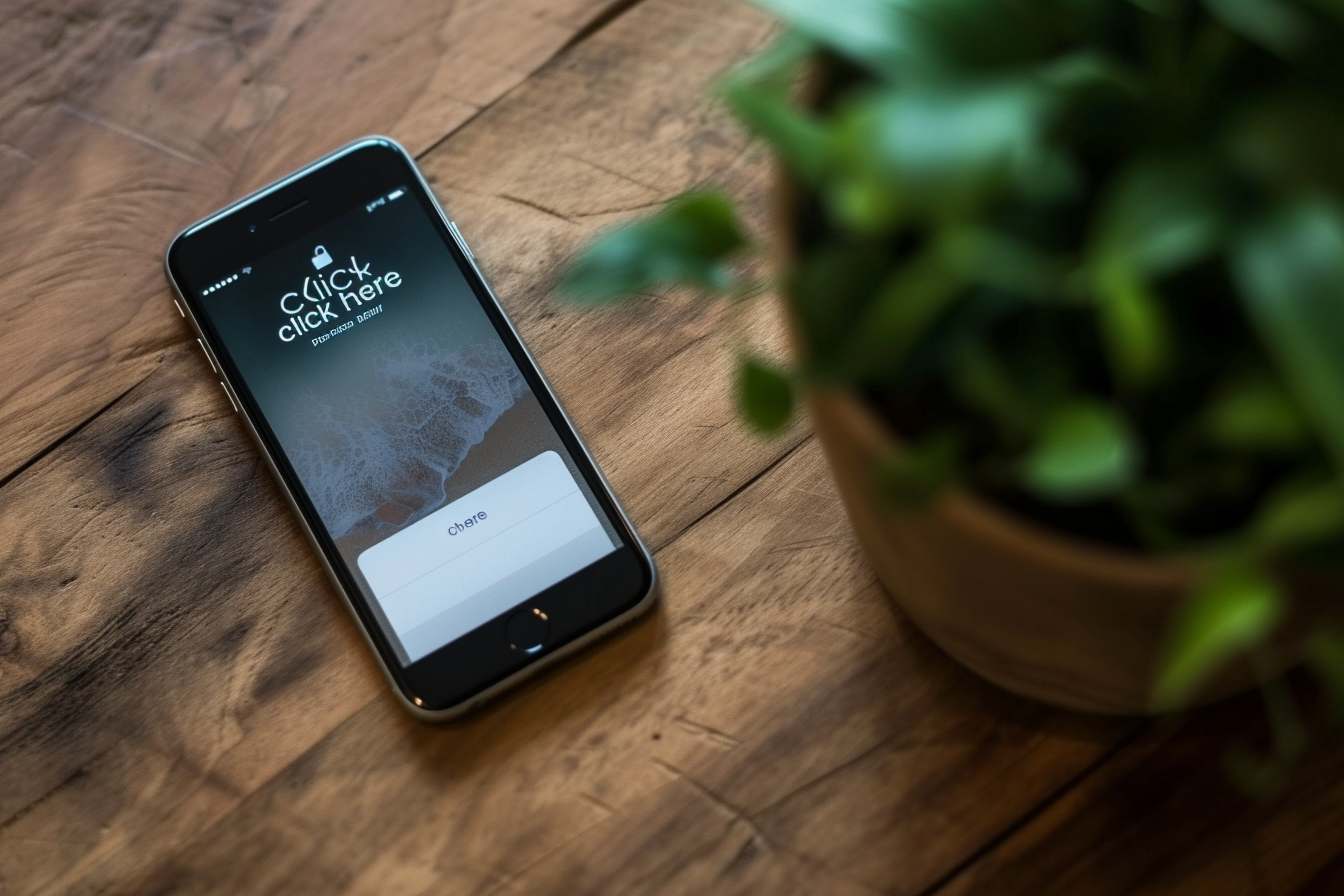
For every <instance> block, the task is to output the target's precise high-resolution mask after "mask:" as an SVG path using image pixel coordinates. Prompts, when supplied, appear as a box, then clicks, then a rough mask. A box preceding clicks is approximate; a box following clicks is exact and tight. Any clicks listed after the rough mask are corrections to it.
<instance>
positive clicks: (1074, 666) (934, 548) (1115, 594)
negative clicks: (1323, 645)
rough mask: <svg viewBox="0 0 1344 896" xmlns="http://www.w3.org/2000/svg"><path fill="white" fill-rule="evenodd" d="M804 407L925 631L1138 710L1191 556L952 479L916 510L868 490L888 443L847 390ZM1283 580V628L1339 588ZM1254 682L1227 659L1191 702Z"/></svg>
mask: <svg viewBox="0 0 1344 896" xmlns="http://www.w3.org/2000/svg"><path fill="white" fill-rule="evenodd" d="M809 406H810V408H811V412H812V415H813V420H814V422H815V425H816V430H817V434H818V436H819V437H820V438H821V443H822V446H823V448H824V449H825V451H826V456H827V458H828V460H829V461H830V465H831V470H832V472H833V473H834V475H835V480H836V483H837V485H838V486H839V488H840V494H841V496H842V498H843V500H844V503H845V508H846V510H847V511H848V513H849V518H850V522H851V523H852V524H853V526H854V530H855V532H856V533H857V535H858V537H859V542H860V544H862V546H863V549H864V551H865V552H866V553H867V555H868V558H869V559H870V560H871V562H872V564H873V566H874V567H875V568H876V570H877V574H878V577H879V578H881V580H882V583H883V584H884V585H885V586H886V587H887V590H888V591H889V592H890V593H891V596H892V597H893V598H894V599H895V600H896V603H897V604H899V605H900V607H901V609H902V610H904V611H905V613H906V614H907V615H909V617H910V618H911V619H912V620H914V622H915V623H916V624H917V625H918V626H919V627H920V628H921V629H922V630H923V631H924V632H925V634H927V635H928V636H929V637H930V638H931V639H933V641H935V642H936V643H937V644H938V645H939V646H941V647H942V648H943V649H944V650H946V651H947V652H948V653H950V654H951V655H952V656H953V657H955V658H956V659H957V660H959V661H960V662H961V663H962V664H963V665H965V666H967V667H969V668H970V669H971V670H973V671H974V672H976V673H978V674H979V675H981V676H983V677H984V678H987V679H989V680H990V681H992V682H994V683H995V684H998V685H1000V686H1001V687H1003V688H1006V689H1007V690H1010V691H1013V692H1015V693H1018V694H1022V695H1025V696H1028V697H1034V698H1037V699H1039V700H1044V701H1046V702H1049V703H1053V704H1056V705H1059V706H1064V707H1068V708H1070V709H1078V710H1085V711H1088V712H1097V713H1110V714H1123V715H1137V714H1146V713H1148V712H1150V704H1149V695H1150V688H1151V683H1152V681H1153V675H1154V670H1155V668H1156V666H1157V662H1158V660H1159V655H1160V652H1161V650H1162V647H1163V645H1164V643H1165V638H1166V635H1167V626H1168V622H1169V620H1170V618H1171V614H1172V611H1173V609H1174V608H1175V607H1176V606H1177V601H1178V600H1179V598H1180V597H1181V595H1182V594H1184V593H1185V592H1186V591H1187V590H1188V589H1189V587H1190V585H1191V583H1192V582H1193V581H1194V576H1195V570H1194V568H1193V567H1192V566H1191V565H1189V564H1188V563H1185V562H1181V561H1176V560H1164V559H1158V558H1152V557H1147V556H1144V555H1140V554H1131V553H1125V552H1123V551H1120V550H1118V549H1108V548H1106V547H1105V546H1102V545H1096V544H1093V543H1090V542H1084V541H1081V540H1076V539H1073V538H1070V537H1069V536H1067V535H1065V534H1063V533H1057V532H1054V531H1053V530H1048V529H1045V528H1042V527H1039V526H1037V525H1035V524H1033V523H1031V522H1029V521H1027V520H1024V519H1019V518H1017V517H1015V516H1013V515H1011V514H1009V513H1006V512H1004V511H1002V510H999V509H998V508H996V507H994V506H991V505H990V504H988V503H986V502H985V501H983V500H982V499H979V498H977V497H976V496H974V495H972V494H969V493H966V492H964V491H952V492H949V493H947V494H945V495H944V496H943V497H942V498H941V499H939V500H938V501H937V502H935V504H934V505H933V506H932V507H930V508H927V509H925V510H923V511H920V512H917V513H908V512H907V513H902V512H900V511H897V510H895V509H893V508H892V507H890V506H889V505H886V504H884V503H883V502H882V501H881V499H880V498H879V497H878V496H877V495H876V494H875V493H874V489H873V488H872V480H871V477H872V475H873V473H872V471H873V470H874V465H875V463H876V461H877V460H878V459H879V458H880V457H882V456H884V455H885V454H886V453H887V452H889V451H891V450H893V448H894V447H895V441H894V439H893V438H892V437H891V436H890V434H889V433H888V432H886V430H885V428H884V427H883V425H882V423H881V422H880V421H879V420H878V419H877V418H876V417H875V415H874V414H873V413H872V412H871V411H869V410H868V408H867V407H866V406H865V405H863V404H862V403H860V402H859V401H858V400H856V399H855V398H854V397H852V396H851V395H849V394H847V393H840V392H833V393H818V394H813V395H812V396H811V398H810V401H809ZM1293 590H1294V593H1295V596H1296V597H1297V598H1298V601H1297V603H1296V612H1297V616H1298V617H1301V618H1298V619H1297V620H1296V625H1292V626H1289V629H1290V631H1289V632H1288V633H1287V637H1293V632H1294V631H1295V632H1299V633H1300V631H1301V630H1302V629H1303V628H1304V627H1305V626H1306V625H1307V624H1309V623H1308V622H1307V620H1308V619H1310V618H1315V617H1319V615H1320V614H1321V611H1322V610H1325V611H1327V612H1331V613H1334V614H1335V615H1336V616H1337V615H1338V613H1337V611H1335V609H1334V605H1335V604H1337V603H1338V602H1339V601H1340V600H1341V598H1339V597H1338V596H1336V595H1334V594H1316V593H1313V592H1314V591H1319V590H1320V589H1316V588H1311V587H1297V586H1296V585H1295V586H1294V588H1293ZM1327 590H1333V589H1327ZM1298 592H1302V593H1298ZM1332 598H1333V599H1332ZM1279 655H1280V656H1284V657H1288V656H1291V652H1290V651H1279ZM1286 665H1287V662H1284V663H1281V664H1280V665H1279V667H1278V668H1277V669H1263V668H1262V669H1261V670H1260V671H1261V672H1262V673H1273V672H1277V671H1281V669H1282V668H1284V667H1285V666H1286ZM1256 680H1257V679H1256V676H1255V675H1254V674H1253V673H1252V672H1251V670H1250V668H1249V665H1248V664H1240V666H1239V667H1238V668H1232V669H1229V670H1228V671H1227V673H1226V674H1225V675H1224V676H1223V677H1222V678H1220V679H1219V680H1218V681H1217V682H1216V683H1215V684H1213V685H1212V686H1211V687H1209V688H1208V689H1207V690H1206V691H1205V692H1203V694H1202V695H1201V700H1200V701H1198V702H1210V701H1212V700H1215V699H1218V698H1221V697H1224V696H1227V695H1229V694H1232V693H1235V692H1237V691H1241V690H1244V689H1246V688H1248V687H1250V686H1252V685H1254V684H1255V683H1256Z"/></svg>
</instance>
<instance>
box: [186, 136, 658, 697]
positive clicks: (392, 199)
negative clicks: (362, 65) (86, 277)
mask: <svg viewBox="0 0 1344 896" xmlns="http://www.w3.org/2000/svg"><path fill="white" fill-rule="evenodd" d="M166 267H167V271H168V279H169V280H170V281H171V282H172V284H173V287H174V289H175V290H176V291H177V293H178V297H179V300H180V301H179V302H178V310H179V312H181V313H182V314H183V316H184V317H186V318H187V319H188V320H189V321H191V324H192V326H193V327H195V329H196V332H197V333H198V334H199V336H200V343H201V347H202V349H203V350H204V351H205V354H206V357H207V359H208V360H209V363H210V365H211V366H212V368H213V370H214V371H215V373H216V374H217V375H218V377H219V379H220V382H221V385H222V386H223V389H224V391H225V392H226V393H227V394H228V398H229V401H230V402H232V403H233V405H234V408H235V409H236V410H237V411H238V412H239V414H241V416H242V419H243V420H244V421H245V423H246V425H247V427H248V428H249V429H250V430H251V432H252V435H253V437H254V438H255V439H256V441H257V443H258V445H259V446H260V447H261V452H262V454H263V455H264V456H265V458H266V460H267V462H268V463H269V465H270V467H271V470H272V472H273V473H274V474H275V476H276V478H277V480H278V481H279V483H280V486H281V489H282V490H283V491H284V493H285V495H286V496H287V497H288V499H289V501H290V503H291V504H292V505H293V508H294V511H295V513H296V514H297V515H298V517H299V520H300V521H301V523H302V525H303V527H304V529H305V530H306V533H307V535H308V537H309V539H310V540H311V541H312V543H313V546H314V547H315V548H316V550H317V553H318V555H319V556H320V557H321V559H322V561H323V563H324V564H325V566H326V568H327V571H328V573H329V574H330V576H331V579H332V581H333V583H334V584H335V586H336V589H337V591H338V592H339V593H340V594H341V596H342V597H343V598H344V599H345V601H346V603H347V605H348V606H349V608H350V610H351V612H352V613H353V614H354V617H355V619H356V621H357V622H358V624H359V626H360V628H361V629H363V632H364V634H365V636H366V637H367V639H368V641H369V644H370V645H371V646H372V648H373V650H374V652H375V653H376V654H377V655H378V658H379V660H380V661H381V663H382V666H383V668H384V670H385V671H386V672H387V675H388V678H389V679H390V680H391V682H392V684H393V687H394V689H395V690H396V692H397V694H399V695H400V697H401V698H402V700H403V702H404V703H405V705H406V706H407V708H408V709H410V710H411V711H412V712H413V713H415V714H416V715H419V716H421V717H423V718H430V719H445V718H451V717H453V716H456V715H459V714H461V713H462V712H465V711H467V710H469V709H471V708H472V707H473V706H475V705H477V704H479V703H480V702H482V701H483V700H485V699H487V698H488V697H490V696H492V695H493V694H495V693H497V692H498V691H500V690H502V689H503V688H505V687H507V686H509V685H510V684H512V683H514V682H516V681H517V680H519V679H520V678H522V677H524V676H526V675H527V674H529V673H531V672H534V671H536V670H537V669H538V668H540V667H542V666H544V665H545V664H546V663H547V662H548V661H550V660H554V659H556V658H558V657H560V656H562V655H564V654H566V653H568V652H570V651H572V650H575V649H577V648H578V647H580V646H582V645H583V644H584V643H586V642H588V641H590V640H592V639H594V638H596V637H598V636H599V635H601V634H603V633H604V632H606V631H609V630H610V629H613V628H615V627H617V626H618V625H620V624H622V623H624V622H626V621H628V620H630V619H632V618H634V617H635V616H637V615H638V614H640V613H641V612H643V611H644V610H646V609H648V608H649V607H650V606H651V605H652V603H653V600H654V593H655V579H656V576H655V571H654V566H653V560H652V557H651V556H650V555H649V552H648V550H647V549H646V548H645V547H644V545H643V544H642V543H641V542H640V540H639V537H638V536H637V535H636V533H635V530H634V527H633V526H631V524H630V521H629V519H627V517H626V515H625V513H624V512H623V511H622V510H621V508H620V505H619V504H618V503H617V501H616V499H615V497H614V496H613V495H612V493H611V490H610V488H609V487H608V486H607V484H606V482H605V481H604V480H603V478H602V475H601V473H600V472H599V471H598V469H597V465H596V464H595V463H594V462H593V459H592V457H591V456H590V455H589V453H588V451H587V449H586V448H585V447H584V445H583V442H582V441H581V440H580V439H579V436H578V434H577V433H576V432H575V431H574V427H573V425H572V424H571V423H570V422H569V420H568V418H566V416H565V414H564V411H563V410H562V409H561V407H560V403H559V402H558V401H557V400H556V398H555V396H554V394H553V393H552V392H551V390H550V388H549V386H548V385H547V383H546V380H545V379H544V378H543V377H542V375H541V372H540V371H539V370H538V369H537V365H536V363H535V362H534V361H533V360H532V358H531V356H530V355H529V354H528V352H527V349H526V348H524V346H523V343H522V340H521V339H520V338H519V336H518V333H517V332H516V331H515V330H514V328H513V326H512V324H511V323H510V322H509V319H508V317H507V316H506V315H505V313H504V310H503V309H502V308H501V307H500V304H499V302H498V300H497V299H496V298H495V297H494V294H493V293H492V292H491V291H490V288H489V286H487V285H486V281H485V278H484V277H483V276H482V274H481V272H480V270H479V268H478V267H477V266H476V262H475V259H474V258H473V256H472V254H471V250H470V249H469V248H468V247H467V244H466V242H465V241H464V240H463V239H462V235H461V233H459V231H458V229H457V227H456V225H455V224H454V223H453V222H452V221H451V220H450V219H449V218H448V216H447V215H445V214H444V213H443V210H442V209H441V208H440V207H439V204H438V202H437V201H436V200H435V198H434V195H433V193H432V192H431V191H430V190H429V187H428V186H427V185H426V184H425V181H424V178H423V177H421V175H420V172H419V170H418V169H417V168H416V166H415V162H414V160H413V159H412V158H411V157H410V155H408V154H407V153H406V151H405V150H404V149H402V148H401V146H399V145H398V144H397V143H396V142H395V141H393V140H390V139H387V138H385V137H369V138H365V139H363V140H359V141H357V142H355V143H352V144H350V145H349V146H346V147H344V148H342V149H339V150H337V151H336V152H334V153H332V154H331V155H329V156H326V157H325V158H322V159H319V160H318V161H316V162H314V163H312V164H311V165H308V166H307V167H305V168H303V169H301V170H299V171H296V172H295V173H293V174H291V175H289V176H288V177H286V178H283V179H282V180H280V181H278V182H276V183H274V184H271V185H270V186H268V187H265V188H264V189H262V190H259V191H258V192H256V193H253V194H252V195H251V196H248V197H246V198H244V199H242V200H239V201H238V202H236V203H234V204H233V205H230V206H229V207H227V208H225V209H223V210H221V211H219V212H216V213H215V214H213V215H210V216H209V217H207V218H205V219H203V220H201V221H199V222H197V223H196V224H193V225H191V226H190V227H188V228H187V229H186V230H184V231H182V233H180V234H178V236H177V237H176V238H175V239H174V240H173V241H172V243H171V244H170V245H169V246H168V252H167V257H166ZM258 537H259V538H261V537H265V535H264V533H258Z"/></svg>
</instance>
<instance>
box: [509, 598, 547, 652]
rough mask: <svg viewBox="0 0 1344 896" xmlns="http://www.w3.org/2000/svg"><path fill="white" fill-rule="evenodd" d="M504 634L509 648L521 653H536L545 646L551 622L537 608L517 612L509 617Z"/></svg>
mask: <svg viewBox="0 0 1344 896" xmlns="http://www.w3.org/2000/svg"><path fill="white" fill-rule="evenodd" d="M505 633H506V634H507V635H508V637H509V646H510V647H512V648H513V649H514V650H518V651H521V652H523V653H538V652H540V651H541V648H543V647H545V646H546V637H547V636H548V635H550V633H551V621H550V619H548V618H547V616H546V614H545V613H543V612H542V611H541V610H540V609H539V608H537V607H529V608H528V609H526V610H519V611H518V612H517V613H514V614H513V615H512V616H511V617H509V623H508V626H507V627H506V628H505Z"/></svg>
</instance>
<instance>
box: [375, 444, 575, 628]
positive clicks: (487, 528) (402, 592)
mask: <svg viewBox="0 0 1344 896" xmlns="http://www.w3.org/2000/svg"><path fill="white" fill-rule="evenodd" d="M599 528H601V524H600V523H599V522H598V519H597V516H596V514H594V513H593V510H592V508H591V507H590V506H589V505H588V500H587V499H586V498H585V497H584V495H583V493H582V492H581V491H579V486H578V483H576V482H575V481H574V477H573V476H572V475H571V474H570V472H569V468H568V467H566V466H565V462H564V461H563V460H561V459H560V455H558V454H556V453H555V452H554V451H547V452H545V453H543V454H539V455H537V456H536V457H534V458H532V459H531V460H529V461H526V462H525V463H522V464H520V465H518V466H516V467H514V468H513V469H512V470H510V471H509V472H507V473H505V474H504V475H502V476H499V477H497V478H495V479H492V480H491V481H489V482H487V483H486V484H485V485H483V486H481V487H480V488H478V489H476V490H475V491H473V492H471V493H470V494H468V495H465V496H463V497H461V498H458V499H457V500H456V501H454V502H453V503H451V504H449V505H447V506H446V507H443V508H440V509H439V510H436V511H435V512H434V513H432V514H430V515H429V516H427V517H425V518H424V519H422V520H420V521H419V522H416V523H414V524H412V525H411V526H409V527H407V528H406V529H404V530H402V531H401V532H398V533H397V534H396V535H393V536H392V537H390V538H388V539H385V540H384V541H380V542H379V543H378V544H376V545H374V546H373V547H371V548H369V549H368V550H366V551H364V552H363V553H362V554H360V555H359V560H358V563H359V569H360V571H361V572H362V573H364V578H366V579H368V582H369V585H370V586H372V588H373V593H374V596H375V597H377V598H378V603H379V605H380V606H381V607H382V609H383V614H384V615H385V616H386V617H387V620H388V622H390V623H391V624H392V627H393V628H394V629H395V630H396V631H397V633H398V634H405V633H406V632H408V631H409V630H410V629H412V628H414V627H415V626H417V625H420V624H421V623H423V622H425V621H427V620H429V619H431V618H433V617H435V616H437V615H439V614H440V613H442V612H444V611H445V610H446V609H448V608H450V607H452V606H454V605H456V604H458V603H461V602H462V601H464V600H467V599H469V598H470V597H471V596H472V595H474V594H477V593H479V592H480V591H482V590H484V589H486V588H488V587H490V586H491V585H493V584H495V583H496V582H499V581H500V580H502V579H504V578H506V577H507V576H509V575H510V574H511V573H513V572H514V571H515V570H518V569H520V568H522V567H524V566H526V565H528V564H529V563H532V562H535V561H537V560H539V559H541V558H542V557H545V556H546V555H548V554H550V553H552V552H554V551H556V550H558V549H560V548H563V547H564V546H565V545H566V544H569V543H570V542H572V541H574V540H576V539H579V538H581V537H583V536H584V535H586V534H588V533H589V532H591V531H592V530H593V529H599ZM569 572H577V568H576V569H574V570H569ZM569 572H567V573H565V574H566V575H567V574H569ZM557 581H559V579H557ZM526 596H527V595H521V596H519V598H518V599H519V600H522V599H524V598H526ZM509 606H512V604H510V605H509ZM507 608H508V607H507V606H504V607H500V608H499V612H503V611H504V610H505V609H507Z"/></svg>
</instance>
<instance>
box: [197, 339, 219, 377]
mask: <svg viewBox="0 0 1344 896" xmlns="http://www.w3.org/2000/svg"><path fill="white" fill-rule="evenodd" d="M196 344H197V345H199V346H200V347H201V354H203V355H205V360H207V361H209V362H210V369H211V370H213V371H214V372H215V373H219V368H218V367H216V366H215V359H214V358H212V357H210V353H209V352H208V351H206V350H205V343H204V342H202V341H201V340H199V339H197V340H196Z"/></svg>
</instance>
